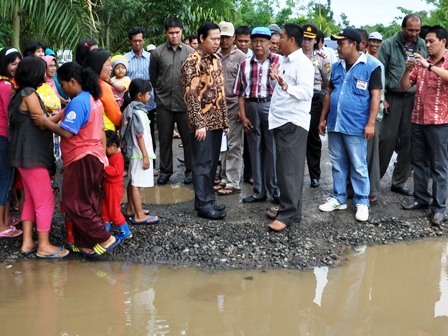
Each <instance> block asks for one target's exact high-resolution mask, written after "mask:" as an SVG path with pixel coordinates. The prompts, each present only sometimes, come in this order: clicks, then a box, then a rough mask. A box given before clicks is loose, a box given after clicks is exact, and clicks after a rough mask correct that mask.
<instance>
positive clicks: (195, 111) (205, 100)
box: [181, 47, 229, 132]
mask: <svg viewBox="0 0 448 336" xmlns="http://www.w3.org/2000/svg"><path fill="white" fill-rule="evenodd" d="M181 76H182V83H183V86H184V100H185V104H186V105H187V115H188V130H189V131H190V132H195V131H196V130H198V129H201V128H204V127H205V128H206V130H207V131H211V130H217V129H226V128H228V127H229V119H228V115H227V104H226V95H225V93H224V74H223V71H222V65H221V60H220V59H219V58H218V56H217V55H215V54H207V53H205V52H204V51H203V50H202V49H201V47H199V48H198V49H197V50H196V51H195V52H194V53H192V54H190V55H189V56H188V57H187V59H186V60H185V63H184V64H183V65H182V73H181Z"/></svg>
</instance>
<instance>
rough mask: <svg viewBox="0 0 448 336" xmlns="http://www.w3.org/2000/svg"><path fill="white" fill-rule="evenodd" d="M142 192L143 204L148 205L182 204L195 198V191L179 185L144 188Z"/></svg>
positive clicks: (126, 199) (125, 198) (126, 200)
mask: <svg viewBox="0 0 448 336" xmlns="http://www.w3.org/2000/svg"><path fill="white" fill-rule="evenodd" d="M140 192H141V195H142V202H143V203H146V204H172V203H182V202H187V201H190V200H192V199H193V198H194V191H193V190H192V189H189V188H187V187H185V186H184V185H182V184H179V183H176V184H166V185H156V186H154V187H152V188H142V189H141V190H140ZM122 202H123V203H127V202H128V198H127V195H126V193H125V194H124V196H123V200H122Z"/></svg>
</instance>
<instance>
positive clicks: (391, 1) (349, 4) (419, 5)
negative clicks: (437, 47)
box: [316, 0, 433, 27]
mask: <svg viewBox="0 0 448 336" xmlns="http://www.w3.org/2000/svg"><path fill="white" fill-rule="evenodd" d="M316 2H319V0H316ZM321 3H322V4H325V3H326V1H325V0H321ZM397 7H403V8H406V9H409V10H412V11H421V10H431V9H433V7H432V6H428V5H427V4H426V2H425V1H422V0H370V1H362V0H332V1H331V8H332V9H333V12H334V14H335V15H334V18H335V20H336V22H340V15H341V13H345V14H346V15H347V19H348V21H349V22H350V24H351V25H354V26H356V27H360V26H361V25H374V24H376V23H382V24H384V25H388V24H390V23H391V22H392V21H393V20H394V18H395V17H397V16H401V17H403V14H402V13H401V12H400V11H399V10H398V9H397ZM399 24H401V21H400V22H399Z"/></svg>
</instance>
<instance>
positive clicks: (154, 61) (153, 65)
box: [149, 50, 159, 90]
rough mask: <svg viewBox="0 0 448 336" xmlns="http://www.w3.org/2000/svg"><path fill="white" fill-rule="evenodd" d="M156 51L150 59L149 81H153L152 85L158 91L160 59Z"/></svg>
mask: <svg viewBox="0 0 448 336" xmlns="http://www.w3.org/2000/svg"><path fill="white" fill-rule="evenodd" d="M157 56H158V55H157V53H156V51H155V50H153V51H152V53H151V56H150V58H149V80H150V81H151V85H152V87H153V88H154V90H155V89H156V82H157V78H158V77H159V67H158V61H159V59H158V57H157Z"/></svg>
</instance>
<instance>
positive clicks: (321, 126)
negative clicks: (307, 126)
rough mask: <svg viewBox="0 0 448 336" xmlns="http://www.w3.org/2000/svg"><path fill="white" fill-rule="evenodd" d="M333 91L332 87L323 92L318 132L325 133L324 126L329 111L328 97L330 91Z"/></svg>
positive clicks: (325, 125)
mask: <svg viewBox="0 0 448 336" xmlns="http://www.w3.org/2000/svg"><path fill="white" fill-rule="evenodd" d="M332 92H333V89H332V88H330V89H328V91H327V93H326V94H325V98H324V102H323V106H322V114H321V116H320V121H319V134H321V135H325V128H326V127H327V118H328V113H329V112H330V97H331V93H332Z"/></svg>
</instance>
